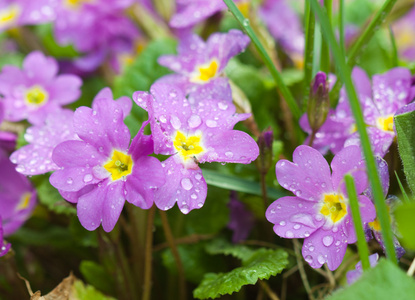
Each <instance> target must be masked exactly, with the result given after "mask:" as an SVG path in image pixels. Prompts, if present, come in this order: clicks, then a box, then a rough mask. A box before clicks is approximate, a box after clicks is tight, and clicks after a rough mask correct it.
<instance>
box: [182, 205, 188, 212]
mask: <svg viewBox="0 0 415 300" xmlns="http://www.w3.org/2000/svg"><path fill="white" fill-rule="evenodd" d="M180 211H181V212H182V213H184V214H188V213H189V207H188V206H187V205H185V206H183V207H182V208H181V209H180Z"/></svg>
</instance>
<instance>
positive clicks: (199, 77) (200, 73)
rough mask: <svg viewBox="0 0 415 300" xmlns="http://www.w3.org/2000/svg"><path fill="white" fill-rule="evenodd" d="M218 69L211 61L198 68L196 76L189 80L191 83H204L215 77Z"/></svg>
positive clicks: (215, 62)
mask: <svg viewBox="0 0 415 300" xmlns="http://www.w3.org/2000/svg"><path fill="white" fill-rule="evenodd" d="M218 69H219V63H218V62H217V61H216V60H215V59H213V60H212V61H211V62H209V63H207V64H203V65H200V66H198V67H197V68H196V72H195V74H196V75H194V76H193V78H191V81H192V82H195V83H206V82H208V81H209V80H211V79H212V78H213V77H215V76H216V73H217V71H218Z"/></svg>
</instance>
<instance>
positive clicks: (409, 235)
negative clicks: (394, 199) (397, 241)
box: [394, 202, 415, 250]
mask: <svg viewBox="0 0 415 300" xmlns="http://www.w3.org/2000/svg"><path fill="white" fill-rule="evenodd" d="M394 216H395V220H396V223H397V224H398V229H399V233H400V234H401V235H402V239H401V242H402V244H403V246H404V247H405V248H408V249H412V250H415V227H414V216H415V202H409V203H403V204H402V205H400V206H398V207H396V208H395V211H394Z"/></svg>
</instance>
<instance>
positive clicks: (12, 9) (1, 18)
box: [0, 4, 21, 28]
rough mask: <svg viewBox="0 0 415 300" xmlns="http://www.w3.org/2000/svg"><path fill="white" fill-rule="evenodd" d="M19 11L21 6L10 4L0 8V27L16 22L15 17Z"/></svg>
mask: <svg viewBox="0 0 415 300" xmlns="http://www.w3.org/2000/svg"><path fill="white" fill-rule="evenodd" d="M20 13H21V8H20V7H19V6H18V5H16V4H12V5H9V6H7V7H6V8H4V9H1V10H0V28H3V27H6V26H9V25H13V24H15V23H16V20H17V18H19V16H20Z"/></svg>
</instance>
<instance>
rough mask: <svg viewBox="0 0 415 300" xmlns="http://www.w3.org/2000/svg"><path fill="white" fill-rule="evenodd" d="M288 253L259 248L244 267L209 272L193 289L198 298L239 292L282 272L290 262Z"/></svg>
mask: <svg viewBox="0 0 415 300" xmlns="http://www.w3.org/2000/svg"><path fill="white" fill-rule="evenodd" d="M287 257H288V254H287V253H286V252H285V251H284V250H281V249H278V250H268V249H264V248H262V249H259V250H257V251H255V252H254V254H253V255H252V256H251V257H250V258H249V259H247V260H246V261H245V263H244V264H243V266H242V267H239V268H236V269H233V270H232V271H230V272H228V273H208V274H206V275H205V277H204V279H203V281H202V282H201V284H200V285H199V286H198V287H197V288H196V289H195V290H194V291H193V296H194V297H195V298H198V299H207V298H217V297H219V296H220V295H225V294H232V293H233V292H238V291H239V290H240V289H241V288H242V286H244V285H247V284H255V283H256V282H257V281H258V280H262V279H268V278H269V277H270V276H275V275H277V274H279V273H281V272H282V270H283V269H284V268H285V267H286V266H287V264H288V259H287Z"/></svg>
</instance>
